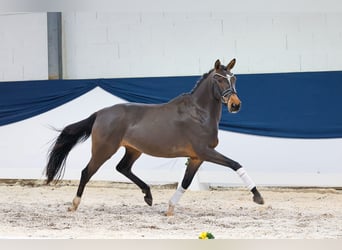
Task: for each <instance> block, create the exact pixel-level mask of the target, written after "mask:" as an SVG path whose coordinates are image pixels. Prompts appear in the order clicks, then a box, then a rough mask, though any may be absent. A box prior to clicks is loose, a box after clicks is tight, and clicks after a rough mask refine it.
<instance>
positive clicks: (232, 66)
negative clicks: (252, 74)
mask: <svg viewBox="0 0 342 250" xmlns="http://www.w3.org/2000/svg"><path fill="white" fill-rule="evenodd" d="M235 63H236V59H235V58H234V59H233V60H231V61H230V63H228V65H227V70H231V69H232V68H234V65H235Z"/></svg>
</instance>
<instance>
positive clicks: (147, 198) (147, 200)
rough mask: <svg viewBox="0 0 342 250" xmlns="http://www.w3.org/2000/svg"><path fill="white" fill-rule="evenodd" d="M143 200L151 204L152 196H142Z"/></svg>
mask: <svg viewBox="0 0 342 250" xmlns="http://www.w3.org/2000/svg"><path fill="white" fill-rule="evenodd" d="M144 200H145V202H146V203H147V205H149V206H152V203H153V199H152V197H147V196H145V197H144Z"/></svg>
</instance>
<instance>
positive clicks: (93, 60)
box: [0, 12, 342, 81]
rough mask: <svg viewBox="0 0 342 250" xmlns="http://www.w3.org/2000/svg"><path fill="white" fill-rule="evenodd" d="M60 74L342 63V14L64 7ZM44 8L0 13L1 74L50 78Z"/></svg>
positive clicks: (323, 67)
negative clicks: (74, 9) (229, 64)
mask: <svg viewBox="0 0 342 250" xmlns="http://www.w3.org/2000/svg"><path fill="white" fill-rule="evenodd" d="M62 19H63V20H62V21H63V24H62V25H63V67H64V68H63V70H64V78H78V79H80V78H102V77H136V76H174V75H200V74H203V73H204V72H206V71H208V70H209V69H210V68H212V66H213V63H214V61H215V60H216V59H217V58H220V59H221V60H222V61H223V62H224V63H227V62H228V60H230V59H231V58H233V57H236V58H237V60H238V63H237V65H236V69H235V72H236V73H267V72H301V71H327V70H341V69H342V14H340V13H338V12H337V13H332V12H329V13H324V12H321V13H319V12H318V13H314V12H310V13H306V12H295V13H277V12H275V13H272V12H265V13H260V12H257V13H253V12H246V13H239V12H231V13H230V12H141V13H139V12H63V13H62ZM47 53H48V52H47V20H46V13H7V14H6V13H2V14H0V81H19V80H40V79H48V60H47V56H48V55H47Z"/></svg>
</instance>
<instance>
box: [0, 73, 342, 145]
mask: <svg viewBox="0 0 342 250" xmlns="http://www.w3.org/2000/svg"><path fill="white" fill-rule="evenodd" d="M199 78H200V76H184V77H144V78H116V79H87V80H46V81H25V82H2V83H0V126H1V125H6V124H10V123H13V122H17V121H21V120H23V119H27V118H30V117H33V116H35V115H38V114H41V113H43V112H46V111H49V110H51V109H53V108H55V107H58V106H60V105H63V104H65V103H66V102H68V101H70V100H72V99H75V98H77V97H79V96H81V95H83V94H85V93H86V92H88V91H90V90H91V89H93V88H95V87H96V86H99V87H101V88H103V89H104V90H106V91H108V92H110V93H112V94H113V95H116V96H118V97H120V98H123V99H125V100H127V101H130V102H141V103H163V102H167V101H169V100H170V99H172V98H174V97H175V96H178V95H180V94H182V93H186V92H189V91H191V89H192V88H193V86H194V85H195V84H196V82H197V81H198V80H199ZM237 90H238V93H239V97H240V99H241V100H242V109H241V111H240V112H239V113H238V114H230V113H228V112H227V109H226V108H223V112H222V120H221V123H220V129H222V130H228V131H235V132H239V133H247V134H254V135H263V136H273V137H285V138H308V139H309V138H342V115H341V111H340V109H341V108H342V71H333V72H310V73H275V74H240V75H237ZM80 108H81V107H80Z"/></svg>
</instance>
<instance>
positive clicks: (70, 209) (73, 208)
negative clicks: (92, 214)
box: [68, 207, 77, 212]
mask: <svg viewBox="0 0 342 250" xmlns="http://www.w3.org/2000/svg"><path fill="white" fill-rule="evenodd" d="M76 209H77V208H75V207H68V212H75V211H76Z"/></svg>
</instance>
